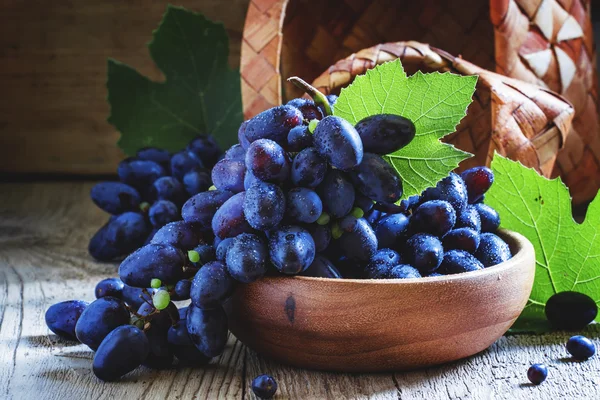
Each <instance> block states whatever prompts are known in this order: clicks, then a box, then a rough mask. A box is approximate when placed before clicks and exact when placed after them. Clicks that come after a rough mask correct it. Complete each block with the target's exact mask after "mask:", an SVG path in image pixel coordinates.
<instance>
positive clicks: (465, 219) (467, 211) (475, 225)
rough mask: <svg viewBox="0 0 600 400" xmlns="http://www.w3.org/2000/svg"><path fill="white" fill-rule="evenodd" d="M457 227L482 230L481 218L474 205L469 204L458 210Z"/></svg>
mask: <svg viewBox="0 0 600 400" xmlns="http://www.w3.org/2000/svg"><path fill="white" fill-rule="evenodd" d="M454 227H455V228H471V229H473V230H474V231H476V232H481V218H480V217H479V213H478V212H477V209H475V207H474V206H472V205H470V204H469V205H467V206H466V207H465V208H464V209H462V210H461V211H460V212H458V215H457V216H456V224H455V225H454Z"/></svg>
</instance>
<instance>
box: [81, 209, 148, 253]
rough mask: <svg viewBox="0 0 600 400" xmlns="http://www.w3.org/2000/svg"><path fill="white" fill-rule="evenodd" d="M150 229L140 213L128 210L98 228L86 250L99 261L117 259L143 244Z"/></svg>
mask: <svg viewBox="0 0 600 400" xmlns="http://www.w3.org/2000/svg"><path fill="white" fill-rule="evenodd" d="M150 231H151V229H150V224H149V223H148V222H146V219H145V218H144V216H143V215H142V214H140V213H135V212H131V211H128V212H125V213H123V214H121V215H118V216H115V217H112V218H111V219H110V220H109V221H108V223H107V224H106V225H104V226H103V227H102V228H100V230H98V232H96V234H95V235H94V236H93V237H92V238H91V239H90V243H89V245H88V251H89V253H90V255H91V256H92V257H94V258H95V259H97V260H99V261H112V260H115V259H119V258H122V257H124V256H126V255H127V254H129V253H131V252H132V251H134V250H135V249H137V248H139V247H140V246H141V245H143V244H144V242H145V241H146V238H147V237H148V234H149V233H150Z"/></svg>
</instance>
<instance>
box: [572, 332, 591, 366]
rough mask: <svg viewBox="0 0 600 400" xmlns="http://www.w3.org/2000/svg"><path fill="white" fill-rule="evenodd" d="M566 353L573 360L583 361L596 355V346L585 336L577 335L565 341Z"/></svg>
mask: <svg viewBox="0 0 600 400" xmlns="http://www.w3.org/2000/svg"><path fill="white" fill-rule="evenodd" d="M567 351H568V352H569V354H571V355H572V356H573V358H574V359H576V360H579V361H584V360H587V359H588V358H590V357H592V356H593V355H594V354H596V346H595V345H594V343H593V342H592V341H591V340H590V339H588V338H586V337H585V336H581V335H577V336H572V337H571V338H570V339H569V340H568V341H567Z"/></svg>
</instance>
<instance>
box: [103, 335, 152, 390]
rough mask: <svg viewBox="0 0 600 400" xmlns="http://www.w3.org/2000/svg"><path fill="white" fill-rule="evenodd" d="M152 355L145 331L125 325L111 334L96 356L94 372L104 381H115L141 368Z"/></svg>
mask: <svg viewBox="0 0 600 400" xmlns="http://www.w3.org/2000/svg"><path fill="white" fill-rule="evenodd" d="M148 354H150V344H149V343H148V339H147V338H146V335H145V334H144V332H143V331H141V330H140V329H138V328H136V327H135V326H133V325H124V326H120V327H118V328H116V329H115V330H113V331H112V332H110V333H109V334H108V335H107V336H106V338H105V339H104V340H103V341H102V344H101V345H100V347H99V348H98V351H97V352H96V354H95V355H94V362H93V371H94V375H96V376H97V377H98V378H99V379H101V380H103V381H107V382H110V381H115V380H117V379H119V378H120V377H122V376H123V375H125V374H127V373H129V372H131V371H133V370H134V369H136V368H137V367H139V366H140V365H141V364H142V362H144V360H146V358H147V357H148Z"/></svg>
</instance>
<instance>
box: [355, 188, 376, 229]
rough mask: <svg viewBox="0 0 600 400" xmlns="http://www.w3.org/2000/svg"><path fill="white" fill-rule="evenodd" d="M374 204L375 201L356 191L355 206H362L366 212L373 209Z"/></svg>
mask: <svg viewBox="0 0 600 400" xmlns="http://www.w3.org/2000/svg"><path fill="white" fill-rule="evenodd" d="M374 205H375V203H373V200H371V199H370V198H368V197H367V196H365V195H364V194H362V193H356V196H355V198H354V207H358V208H360V209H361V210H363V212H364V213H365V214H366V213H368V212H369V211H371V210H372V209H373V206H374ZM369 223H370V222H369Z"/></svg>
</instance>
